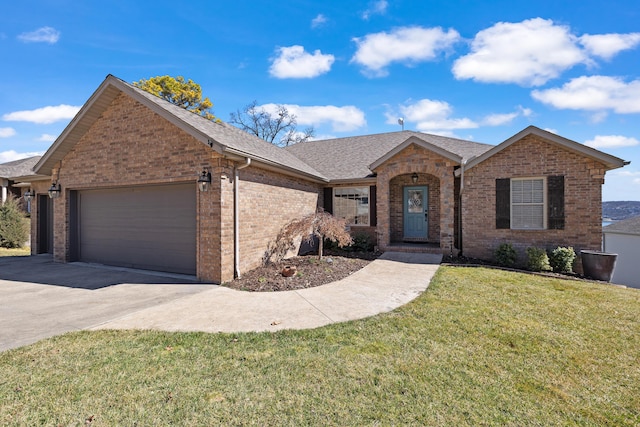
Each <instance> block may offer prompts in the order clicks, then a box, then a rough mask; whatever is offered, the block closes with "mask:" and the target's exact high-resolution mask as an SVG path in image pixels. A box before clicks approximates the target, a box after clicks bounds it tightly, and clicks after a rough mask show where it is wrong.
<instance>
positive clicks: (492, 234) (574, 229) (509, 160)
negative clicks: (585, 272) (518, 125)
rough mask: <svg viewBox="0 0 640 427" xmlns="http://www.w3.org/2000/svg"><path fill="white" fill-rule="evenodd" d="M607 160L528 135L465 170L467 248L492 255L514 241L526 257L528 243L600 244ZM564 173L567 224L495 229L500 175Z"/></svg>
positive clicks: (468, 251) (484, 256)
mask: <svg viewBox="0 0 640 427" xmlns="http://www.w3.org/2000/svg"><path fill="white" fill-rule="evenodd" d="M604 174H605V166H604V165H603V164H601V163H599V162H596V161H594V160H591V159H589V158H587V157H585V156H583V155H580V154H577V153H574V152H572V151H568V150H565V149H564V148H562V147H560V146H559V145H556V144H553V143H551V142H548V141H546V140H544V139H542V138H540V137H538V136H535V135H529V136H527V137H525V138H523V139H522V140H520V141H517V142H515V143H514V144H512V145H510V146H509V147H507V148H505V149H504V150H502V151H501V152H499V153H497V154H495V155H494V156H492V157H491V158H489V159H488V160H486V161H484V162H482V163H480V164H478V165H476V166H475V167H473V168H472V169H469V170H467V171H465V177H464V181H465V182H464V190H463V195H462V226H463V239H464V240H463V249H464V254H465V255H466V256H469V257H474V258H481V259H491V258H492V256H493V251H494V250H495V248H496V247H497V246H498V245H500V244H501V243H512V244H513V245H514V247H515V248H516V249H517V250H518V252H519V255H520V260H522V261H524V260H526V258H525V255H524V254H525V250H526V248H527V247H529V246H538V247H542V248H555V247H556V246H558V245H562V246H573V247H574V249H575V250H576V253H579V251H580V249H592V250H600V247H601V240H602V223H601V216H602V202H601V200H602V195H601V188H602V183H603V181H604ZM553 175H564V177H565V193H564V197H565V204H564V209H565V228H564V229H563V230H509V229H496V212H495V197H496V189H495V185H496V183H495V180H496V179H497V178H518V177H543V176H553Z"/></svg>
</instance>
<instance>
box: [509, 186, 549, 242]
mask: <svg viewBox="0 0 640 427" xmlns="http://www.w3.org/2000/svg"><path fill="white" fill-rule="evenodd" d="M534 179H541V180H542V228H528V227H514V226H513V223H514V221H513V205H514V203H513V186H512V183H513V181H530V180H534ZM547 211H548V202H547V177H546V176H529V177H519V178H511V180H510V182H509V212H510V218H509V222H510V224H511V229H512V230H533V231H540V230H547V229H548V224H547V219H548V218H547V217H548V215H547Z"/></svg>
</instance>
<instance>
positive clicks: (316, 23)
mask: <svg viewBox="0 0 640 427" xmlns="http://www.w3.org/2000/svg"><path fill="white" fill-rule="evenodd" d="M326 23H327V17H326V16H324V15H323V14H322V13H319V14H318V16H316V17H315V18H313V19H312V20H311V28H318V27H322V26H323V25H324V24H326Z"/></svg>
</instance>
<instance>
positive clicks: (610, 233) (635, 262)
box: [602, 216, 640, 288]
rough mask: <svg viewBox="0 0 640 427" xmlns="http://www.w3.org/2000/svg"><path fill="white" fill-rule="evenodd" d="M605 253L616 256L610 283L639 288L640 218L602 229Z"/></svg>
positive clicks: (616, 223) (619, 222)
mask: <svg viewBox="0 0 640 427" xmlns="http://www.w3.org/2000/svg"><path fill="white" fill-rule="evenodd" d="M602 234H603V235H604V242H603V243H604V244H603V248H604V251H605V252H608V253H614V254H618V258H617V260H616V267H615V269H614V270H613V277H612V278H611V282H613V283H618V284H620V285H627V286H631V287H634V288H640V216H636V217H633V218H629V219H625V220H623V221H617V222H615V223H613V224H611V225H607V226H606V227H603V229H602Z"/></svg>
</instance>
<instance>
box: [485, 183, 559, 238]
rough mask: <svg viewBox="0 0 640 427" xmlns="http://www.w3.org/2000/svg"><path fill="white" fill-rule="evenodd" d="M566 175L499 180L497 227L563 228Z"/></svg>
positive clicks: (497, 190)
mask: <svg viewBox="0 0 640 427" xmlns="http://www.w3.org/2000/svg"><path fill="white" fill-rule="evenodd" d="M564 185H565V179H564V176H562V175H559V176H547V177H541V178H513V179H509V178H499V179H496V228H497V229H505V228H507V229H508V228H511V229H514V230H544V229H549V230H564V225H565V221H564Z"/></svg>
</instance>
